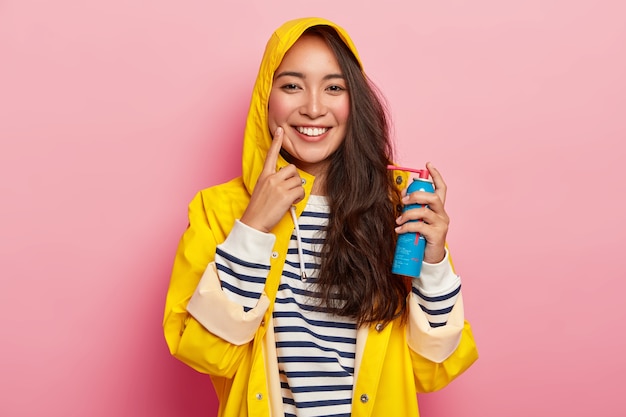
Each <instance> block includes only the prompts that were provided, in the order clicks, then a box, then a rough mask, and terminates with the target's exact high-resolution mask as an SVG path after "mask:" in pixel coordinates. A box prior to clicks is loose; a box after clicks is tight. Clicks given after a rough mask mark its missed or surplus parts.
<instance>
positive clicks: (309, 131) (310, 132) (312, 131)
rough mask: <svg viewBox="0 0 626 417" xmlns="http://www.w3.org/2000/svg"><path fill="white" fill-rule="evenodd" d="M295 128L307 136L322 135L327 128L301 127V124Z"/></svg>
mask: <svg viewBox="0 0 626 417" xmlns="http://www.w3.org/2000/svg"><path fill="white" fill-rule="evenodd" d="M297 129H298V132H300V133H302V134H303V135H307V136H319V135H323V134H324V133H326V131H327V130H328V128H327V127H302V126H298V127H297Z"/></svg>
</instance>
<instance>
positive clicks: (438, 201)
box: [396, 162, 450, 264]
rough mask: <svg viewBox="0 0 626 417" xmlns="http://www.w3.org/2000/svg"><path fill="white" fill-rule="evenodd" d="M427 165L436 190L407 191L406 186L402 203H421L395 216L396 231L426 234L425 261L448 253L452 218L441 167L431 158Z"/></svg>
mask: <svg viewBox="0 0 626 417" xmlns="http://www.w3.org/2000/svg"><path fill="white" fill-rule="evenodd" d="M426 168H427V169H428V171H429V172H430V176H431V177H432V179H433V185H434V186H435V192H434V193H429V192H425V191H415V192H413V193H411V194H410V195H406V189H404V190H403V191H402V204H404V205H409V204H421V205H422V207H420V208H415V209H411V210H407V211H406V212H404V213H402V214H401V215H400V217H398V218H397V219H396V223H397V224H398V227H396V233H407V232H413V233H419V234H421V235H423V236H424V238H425V239H426V249H425V251H424V262H427V263H431V264H436V263H439V262H441V261H442V260H443V258H444V257H445V255H446V249H445V245H446V235H447V234H448V225H449V224H450V218H449V217H448V214H447V213H446V210H445V208H444V204H445V202H446V190H447V187H446V183H445V182H444V181H443V177H442V176H441V174H440V173H439V171H437V169H436V168H435V167H434V166H433V165H432V164H431V163H430V162H428V163H427V164H426ZM426 206H428V207H426ZM409 220H421V221H419V222H415V221H413V222H411V221H409Z"/></svg>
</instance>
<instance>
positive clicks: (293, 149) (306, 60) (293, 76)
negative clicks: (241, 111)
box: [268, 35, 350, 175]
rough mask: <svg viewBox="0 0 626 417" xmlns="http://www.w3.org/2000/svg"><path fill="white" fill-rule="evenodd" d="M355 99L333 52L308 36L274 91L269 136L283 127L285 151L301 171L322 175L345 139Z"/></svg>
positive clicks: (292, 52) (289, 56)
mask: <svg viewBox="0 0 626 417" xmlns="http://www.w3.org/2000/svg"><path fill="white" fill-rule="evenodd" d="M349 113H350V95H349V94H348V90H347V87H346V82H345V79H344V78H343V74H342V72H341V68H340V67H339V63H338V62H337V59H336V58H335V55H334V54H333V52H332V50H331V49H330V48H329V47H328V45H327V44H326V42H325V41H324V40H323V39H321V38H320V37H317V36H312V35H304V36H302V37H301V38H300V39H298V41H296V43H295V44H294V45H293V46H292V47H291V49H289V51H287V53H286V54H285V56H284V58H283V60H282V62H281V64H280V66H279V67H278V69H277V70H276V72H275V73H274V82H273V86H272V91H271V92H270V98H269V106H268V123H269V128H270V132H272V133H273V132H275V131H276V128H277V127H278V126H280V127H282V128H283V130H284V132H285V134H284V137H283V145H282V146H283V149H284V150H286V151H287V152H288V153H289V155H291V157H292V159H291V161H290V162H292V163H294V164H295V165H296V166H297V167H298V168H300V169H302V170H304V171H306V172H308V173H310V174H313V175H320V174H323V173H324V172H325V171H326V167H327V161H328V157H329V156H330V155H332V154H333V152H335V151H336V150H337V148H338V147H339V145H341V142H342V141H343V140H344V138H345V136H346V124H347V121H348V115H349Z"/></svg>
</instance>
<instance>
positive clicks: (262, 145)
mask: <svg viewBox="0 0 626 417" xmlns="http://www.w3.org/2000/svg"><path fill="white" fill-rule="evenodd" d="M313 26H329V27H331V28H333V29H334V30H335V31H336V32H337V33H338V34H339V37H340V38H341V39H342V40H343V42H344V43H345V44H346V45H347V46H348V47H349V48H350V50H351V51H352V53H353V54H354V56H355V57H356V58H357V60H358V61H359V64H360V65H361V68H362V67H363V65H362V64H361V61H360V58H359V55H358V53H357V50H356V47H355V46H354V43H353V42H352V40H351V39H350V37H349V36H348V34H347V33H346V31H345V30H344V29H342V28H341V27H339V26H337V25H336V24H335V23H333V22H331V21H329V20H326V19H323V18H318V17H309V18H302V19H296V20H291V21H288V22H286V23H285V24H283V25H282V26H281V27H280V28H278V29H277V30H276V31H275V32H274V33H273V34H272V36H271V38H270V39H269V41H268V42H267V45H266V47H265V52H264V54H263V59H262V61H261V66H260V68H259V74H258V76H257V79H256V82H255V84H254V89H253V91H252V99H251V101H250V110H249V112H248V118H247V121H246V128H245V131H244V143H243V155H242V176H243V182H244V184H245V186H246V188H247V190H248V192H249V193H250V194H252V191H253V190H254V186H255V185H256V182H257V179H258V178H259V175H260V174H261V171H262V170H263V165H264V163H265V158H266V155H267V152H268V150H269V147H270V144H271V142H272V136H271V135H270V131H269V127H268V121H267V106H268V101H269V96H270V92H271V90H272V82H273V78H274V72H275V71H276V70H277V69H278V67H279V66H280V63H281V61H282V60H283V57H284V56H285V54H286V53H287V51H288V50H289V48H291V46H292V45H293V44H294V43H295V42H296V41H297V40H298V39H299V38H300V36H302V34H303V33H304V31H305V30H307V29H308V28H310V27H313ZM285 164H286V162H285V160H284V159H282V157H279V161H278V165H285Z"/></svg>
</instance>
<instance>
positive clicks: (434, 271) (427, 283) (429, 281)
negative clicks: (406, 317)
mask: <svg viewBox="0 0 626 417" xmlns="http://www.w3.org/2000/svg"><path fill="white" fill-rule="evenodd" d="M460 284H461V278H460V277H459V276H458V275H457V274H455V273H454V270H453V269H452V264H451V263H450V257H449V255H448V250H447V249H446V255H445V256H444V258H443V260H442V261H441V262H439V263H436V264H429V263H427V262H424V263H422V273H421V275H420V277H419V278H414V279H413V285H414V286H415V287H416V288H417V289H419V291H420V293H422V294H424V295H427V296H431V297H432V296H437V295H442V294H447V293H449V292H451V291H452V290H454V289H455V288H457V287H458V286H459V285H460Z"/></svg>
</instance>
